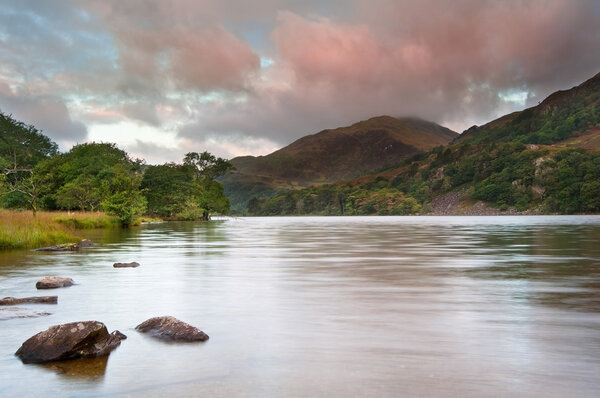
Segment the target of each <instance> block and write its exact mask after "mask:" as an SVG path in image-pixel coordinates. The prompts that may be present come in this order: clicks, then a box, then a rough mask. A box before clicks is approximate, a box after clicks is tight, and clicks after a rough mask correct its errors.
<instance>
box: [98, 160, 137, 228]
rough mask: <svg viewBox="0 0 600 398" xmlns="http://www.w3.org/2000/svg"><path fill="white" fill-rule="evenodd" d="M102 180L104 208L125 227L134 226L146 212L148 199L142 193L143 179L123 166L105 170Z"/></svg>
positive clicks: (119, 165) (118, 165)
mask: <svg viewBox="0 0 600 398" xmlns="http://www.w3.org/2000/svg"><path fill="white" fill-rule="evenodd" d="M102 174H103V175H102V176H101V179H102V187H101V192H102V197H103V198H104V200H103V201H102V208H103V210H104V211H105V212H106V214H109V215H114V216H116V217H117V218H118V219H119V222H120V223H121V225H123V226H129V225H132V224H134V223H135V222H136V221H137V220H138V219H139V218H140V217H141V216H142V215H143V214H144V212H145V211H146V204H147V202H146V198H144V196H143V195H142V192H141V191H140V183H141V182H142V177H141V175H139V174H136V173H133V172H132V171H131V170H130V169H128V168H127V167H126V166H125V165H123V164H117V165H115V166H113V167H111V168H110V169H109V170H105V171H104V172H103V173H102Z"/></svg>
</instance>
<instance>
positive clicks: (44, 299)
mask: <svg viewBox="0 0 600 398" xmlns="http://www.w3.org/2000/svg"><path fill="white" fill-rule="evenodd" d="M57 302H58V296H38V297H23V298H15V297H4V298H3V299H0V305H15V304H24V303H35V304H56V303H57Z"/></svg>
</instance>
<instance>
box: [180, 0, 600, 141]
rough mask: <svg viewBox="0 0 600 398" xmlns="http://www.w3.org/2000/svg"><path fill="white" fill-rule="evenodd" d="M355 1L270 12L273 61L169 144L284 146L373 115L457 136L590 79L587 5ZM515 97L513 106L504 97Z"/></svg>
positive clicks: (536, 0) (203, 107)
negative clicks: (435, 126) (326, 12)
mask: <svg viewBox="0 0 600 398" xmlns="http://www.w3.org/2000/svg"><path fill="white" fill-rule="evenodd" d="M575 5H576V6H574V2H572V1H567V0H548V1H545V0H544V1H542V0H531V1H527V2H523V1H517V0H508V1H505V2H496V1H474V0H458V1H456V2H452V3H449V2H441V1H434V0H424V1H419V2H416V1H406V0H405V1H396V0H393V1H392V0H389V1H386V0H374V1H370V2H368V3H366V2H356V3H355V6H356V10H357V11H356V13H355V14H353V15H352V16H350V17H348V16H346V19H336V18H325V17H320V16H310V17H309V16H305V15H299V14H297V13H292V12H289V11H282V12H280V13H279V14H278V17H277V25H276V26H275V27H274V29H273V31H272V33H271V39H272V41H273V43H274V53H273V54H272V55H271V58H272V59H273V60H274V63H273V64H272V65H271V66H269V67H268V68H265V69H264V70H263V71H262V74H261V76H260V79H255V80H254V81H253V83H254V84H253V90H252V92H251V94H250V95H248V97H247V99H246V100H245V101H238V102H231V103H209V104H200V105H198V107H197V109H198V115H200V116H199V117H198V120H197V121H196V122H195V123H194V124H193V126H194V129H189V128H183V129H181V130H180V135H181V136H183V137H188V138H193V137H194V136H195V135H197V134H199V133H198V132H200V134H207V133H211V134H216V135H218V134H221V135H223V136H225V135H227V134H228V133H232V132H235V133H240V134H245V135H247V136H250V137H265V138H267V139H270V140H272V141H275V142H278V143H280V144H282V145H283V144H287V143H289V142H291V141H292V140H293V139H295V138H299V137H300V136H302V135H304V134H308V133H312V132H315V131H319V130H321V129H324V128H331V127H336V126H340V125H348V124H351V123H353V122H355V121H358V120H361V119H365V118H368V117H372V116H375V115H380V114H390V115H392V116H405V115H415V116H420V117H423V118H426V119H429V120H433V121H436V122H438V123H442V124H446V125H449V126H450V127H452V128H455V129H458V130H459V131H461V130H462V129H464V128H467V127H469V126H470V125H471V124H474V123H484V122H486V121H489V120H491V119H492V118H494V117H497V116H500V115H501V114H504V113H507V112H511V111H514V110H518V109H522V107H523V99H525V100H526V101H527V103H528V104H533V103H535V102H537V101H539V100H540V99H542V98H543V97H545V96H546V95H548V94H550V93H551V92H552V91H555V90H557V89H562V88H567V87H570V86H572V85H574V84H577V83H579V82H581V81H583V80H585V79H586V78H588V77H591V76H593V75H594V74H595V73H597V72H598V65H600V35H598V34H597V33H594V32H598V31H599V27H600V15H599V13H598V11H597V10H596V11H594V9H593V2H592V1H583V0H582V1H576V2H575ZM510 92H519V93H520V94H519V98H520V100H519V101H513V100H511V98H514V96H510V95H506V93H510Z"/></svg>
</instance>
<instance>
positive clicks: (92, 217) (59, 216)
mask: <svg viewBox="0 0 600 398" xmlns="http://www.w3.org/2000/svg"><path fill="white" fill-rule="evenodd" d="M48 214H54V216H55V217H54V221H56V222H57V223H60V224H63V225H66V226H69V227H71V228H74V229H94V228H109V227H117V226H119V220H117V218H115V217H110V216H107V215H106V214H104V213H101V212H94V213H91V212H90V213H88V212H68V213H67V212H61V213H48Z"/></svg>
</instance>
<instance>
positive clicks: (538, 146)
mask: <svg viewBox="0 0 600 398" xmlns="http://www.w3.org/2000/svg"><path fill="white" fill-rule="evenodd" d="M599 149H600V74H598V75H596V76H595V77H593V78H592V79H590V80H588V81H586V82H584V83H582V84H581V85H579V86H577V87H574V88H572V89H570V90H564V91H558V92H556V93H554V94H552V95H550V96H549V97H548V98H546V99H545V100H544V101H542V102H541V103H540V104H539V105H537V106H535V107H532V108H529V109H525V110H523V111H521V112H514V113H511V114H509V115H505V116H503V117H501V118H498V119H496V120H494V121H492V122H490V123H487V124H485V125H483V126H481V127H477V126H474V127H472V128H470V129H469V130H467V131H466V132H464V133H463V134H462V135H461V136H460V137H458V138H456V139H455V140H453V142H452V143H450V144H449V145H448V146H446V147H436V148H434V149H433V150H431V151H430V152H428V153H424V154H420V155H418V156H415V157H414V158H412V159H409V160H407V161H406V162H405V163H404V164H403V165H401V166H400V167H398V168H396V169H392V170H387V171H386V172H384V173H374V174H371V175H365V176H362V177H360V178H356V179H353V180H349V181H345V182H339V183H336V184H332V185H326V186H321V187H316V188H307V189H303V190H296V191H292V192H288V193H286V194H285V195H279V196H277V197H274V198H272V199H270V200H263V201H254V202H253V203H251V204H250V205H251V206H249V212H250V213H251V214H264V215H278V214H307V213H310V214H336V215H337V214H410V213H415V212H428V211H430V210H433V211H434V212H436V213H438V214H486V213H499V212H503V211H513V212H534V213H563V214H573V213H597V212H600V150H599ZM489 206H492V207H491V208H490V207H489Z"/></svg>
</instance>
